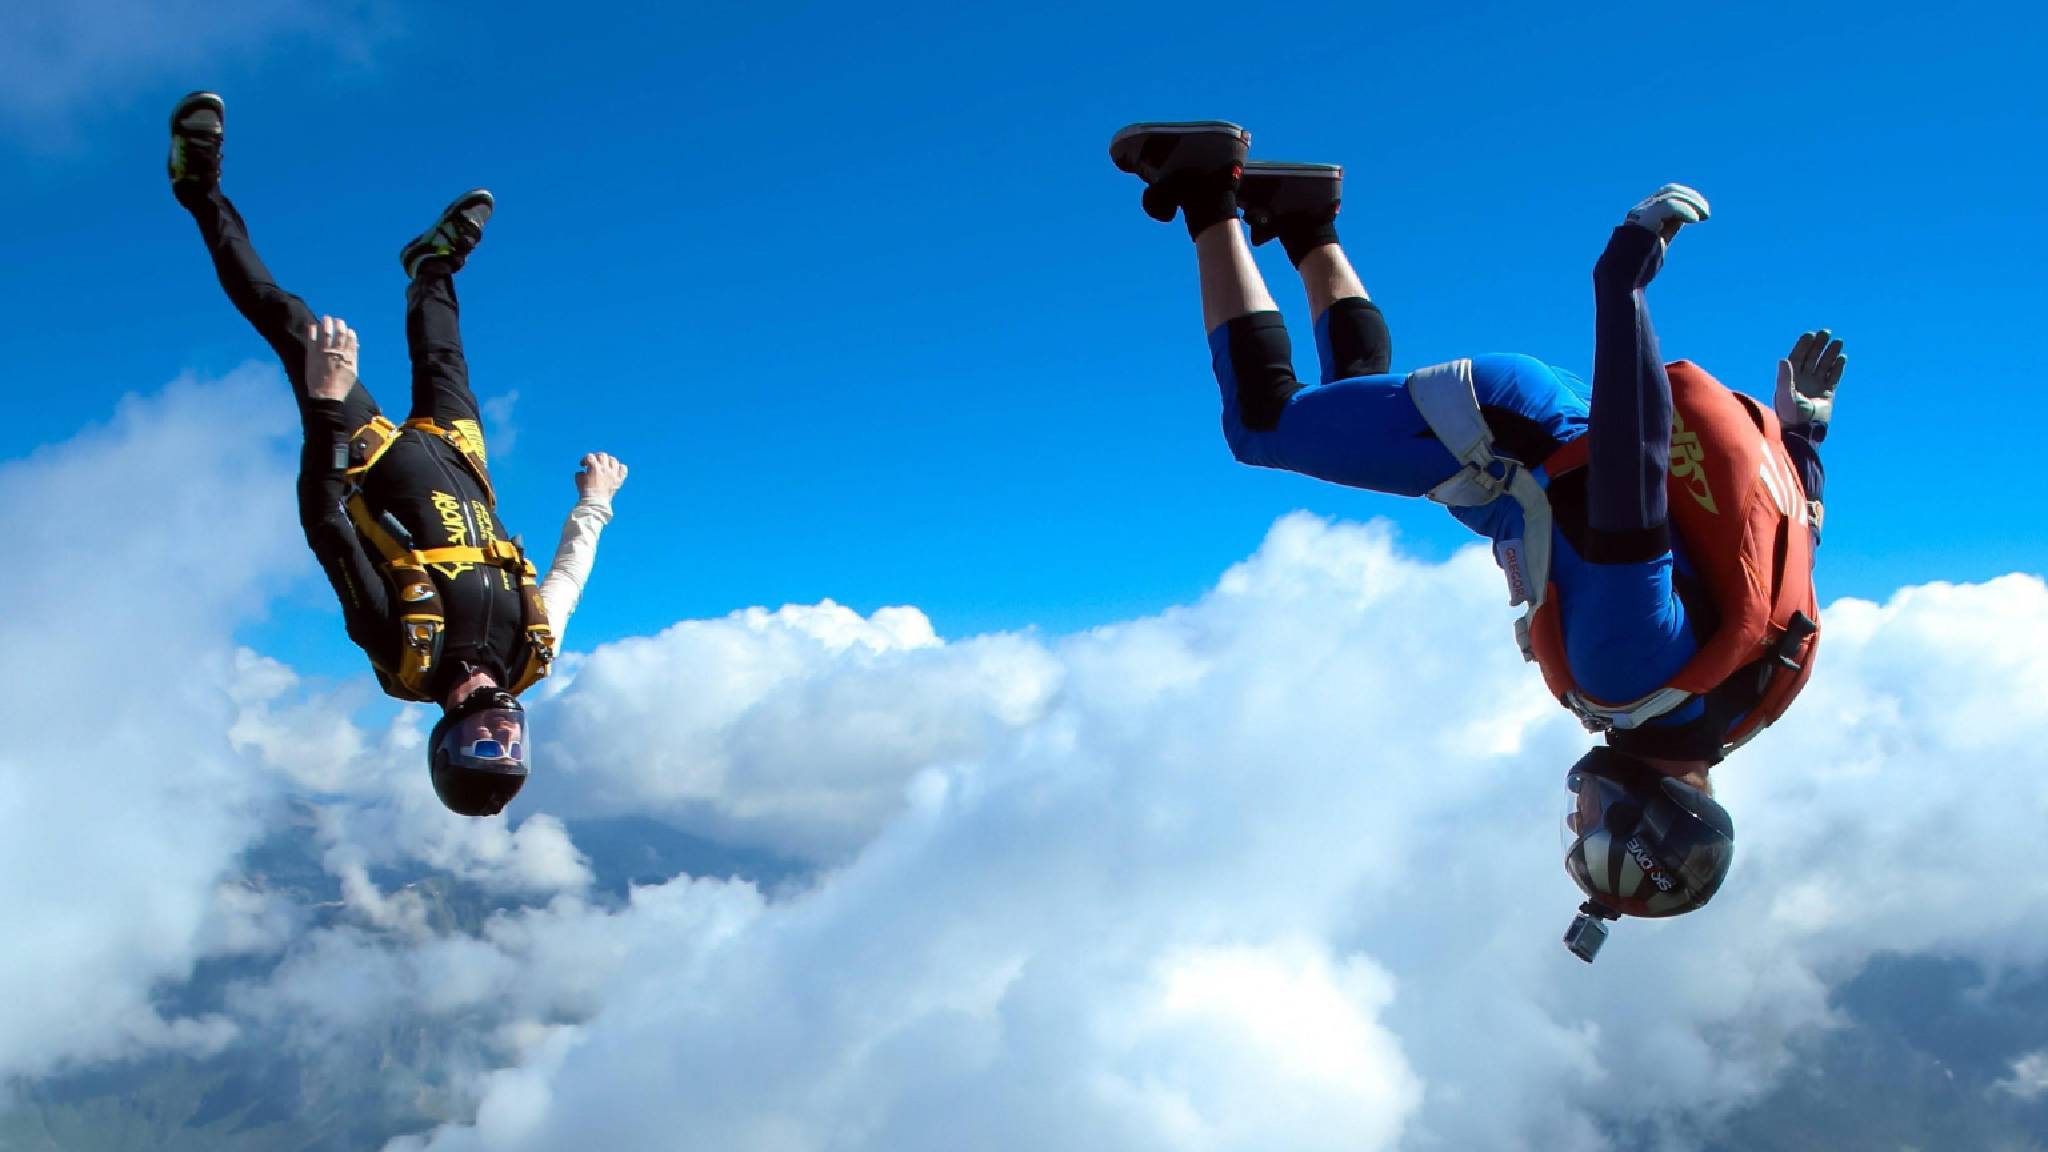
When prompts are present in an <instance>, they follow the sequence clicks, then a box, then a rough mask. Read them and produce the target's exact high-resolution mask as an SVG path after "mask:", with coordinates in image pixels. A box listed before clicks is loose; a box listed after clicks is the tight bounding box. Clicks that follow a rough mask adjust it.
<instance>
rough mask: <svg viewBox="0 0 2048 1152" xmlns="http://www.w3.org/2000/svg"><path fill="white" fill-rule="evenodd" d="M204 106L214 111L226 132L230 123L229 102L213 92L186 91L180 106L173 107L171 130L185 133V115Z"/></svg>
mask: <svg viewBox="0 0 2048 1152" xmlns="http://www.w3.org/2000/svg"><path fill="white" fill-rule="evenodd" d="M202 108H203V109H206V110H207V111H210V112H212V113H213V114H214V115H215V116H216V117H218V118H219V119H220V123H221V130H222V131H223V132H225V131H226V129H227V123H228V102H227V101H225V100H223V99H221V98H220V96H219V95H218V94H216V93H213V92H188V93H186V94H185V97H184V99H182V100H179V101H178V106H177V107H175V108H173V109H171V131H172V132H173V133H175V134H178V135H183V134H184V133H183V131H182V129H183V128H184V127H185V125H184V124H183V121H184V119H185V117H187V116H190V115H191V114H192V113H194V112H196V111H199V110H200V109H202Z"/></svg>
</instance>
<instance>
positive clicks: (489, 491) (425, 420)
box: [401, 416, 498, 508]
mask: <svg viewBox="0 0 2048 1152" xmlns="http://www.w3.org/2000/svg"><path fill="white" fill-rule="evenodd" d="M462 423H467V421H463V422H462ZM401 427H403V428H417V429H419V430H420V431H422V432H425V433H426V434H427V435H429V436H432V437H435V438H436V439H438V440H441V441H442V442H444V443H446V444H447V445H448V446H449V447H451V448H454V449H455V450H456V451H457V452H460V453H461V454H462V461H463V463H465V464H467V465H469V472H470V475H472V476H474V477H475V478H476V482H477V483H478V484H480V485H482V486H483V490H484V502H485V503H486V504H489V505H490V506H491V507H493V508H496V507H497V506H498V494H497V492H496V490H495V489H493V488H492V487H491V468H490V463H489V461H487V460H485V459H484V453H483V445H482V444H481V443H479V442H478V441H477V439H476V438H475V437H474V436H471V435H469V434H467V433H465V432H464V431H463V430H462V429H461V428H444V427H442V426H441V425H439V424H436V423H435V422H434V421H433V420H432V419H431V418H429V417H425V416H421V417H417V418H415V419H412V420H407V421H406V422H405V423H404V424H403V425H401Z"/></svg>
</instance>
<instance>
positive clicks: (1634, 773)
mask: <svg viewBox="0 0 2048 1152" xmlns="http://www.w3.org/2000/svg"><path fill="white" fill-rule="evenodd" d="M1565 787H1566V788H1569V789H1570V790H1571V793H1572V800H1571V807H1570V809H1569V811H1568V812H1567V813H1566V815H1565V844H1566V848H1565V856H1564V868H1565V871H1566V872H1568V873H1570V874H1571V878H1572V880H1573V881H1574V882H1575V883H1577V884H1578V886H1579V888H1580V890H1581V891H1583V892H1585V894H1586V896H1587V898H1588V899H1587V904H1588V905H1589V906H1590V911H1591V914H1593V915H1596V916H1603V917H1604V918H1606V919H1613V918H1614V917H1615V916H1646V917H1649V916H1677V915H1681V914H1683V913H1686V912H1690V911H1692V910H1693V909H1695V908H1698V907H1700V906H1701V905H1703V904H1705V903H1706V902H1707V901H1708V900H1711V899H1713V896H1714V893H1715V892H1716V891H1717V890H1719V888H1720V887H1721V881H1722V880H1723V879H1725V878H1726V877H1727V875H1728V865H1729V863H1730V862H1731V861H1732V860H1733V859H1734V857H1735V824H1734V821H1732V820H1730V819H1729V818H1728V810H1727V809H1725V808H1723V807H1721V806H1720V805H1719V804H1716V803H1715V802H1714V800H1713V798H1712V797H1710V796H1708V795H1707V794H1706V793H1705V792H1702V791H1700V790H1699V789H1698V788H1695V787H1693V786H1692V785H1690V784H1687V783H1686V782H1684V781H1683V780H1678V779H1674V778H1673V777H1670V776H1666V775H1664V774H1663V773H1661V772H1659V771H1657V770H1656V769H1654V768H1652V767H1650V766H1649V765H1647V764H1644V763H1643V762H1642V761H1640V760H1637V759H1635V758H1634V757H1632V756H1627V755H1624V754H1622V753H1620V752H1616V751H1615V750H1614V749H1612V748H1606V747H1599V748H1595V749H1593V750H1592V751H1591V752H1588V753H1586V754H1585V755H1584V756H1582V757H1580V759H1579V762H1578V763H1576V764H1574V765H1572V767H1571V771H1570V772H1569V773H1568V774H1567V775H1566V777H1565ZM1575 951H1576V949H1575ZM1587 959H1591V957H1587Z"/></svg>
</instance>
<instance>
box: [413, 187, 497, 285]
mask: <svg viewBox="0 0 2048 1152" xmlns="http://www.w3.org/2000/svg"><path fill="white" fill-rule="evenodd" d="M477 205H482V206H483V209H484V213H483V220H481V221H478V222H477V224H476V227H477V231H478V233H479V235H478V236H477V241H476V244H481V243H483V236H482V235H481V233H482V231H483V226H484V224H486V223H489V222H490V219H491V213H493V212H495V211H497V209H498V198H497V197H495V196H493V195H491V192H490V189H488V188H472V189H470V190H469V191H467V192H464V193H463V194H462V195H460V196H457V197H456V198H455V199H453V200H450V201H449V202H448V206H447V207H446V208H443V209H441V214H440V215H439V216H436V217H434V223H433V226H432V227H430V228H428V229H427V230H426V231H424V232H422V233H420V234H419V235H417V236H415V237H413V238H412V239H410V240H408V241H406V242H405V244H404V246H403V247H401V248H399V250H398V263H399V266H400V267H402V268H405V269H406V273H407V275H410V274H411V272H412V263H413V255H412V252H413V249H414V248H415V247H417V246H420V245H423V244H424V245H431V244H432V238H433V235H434V233H436V232H439V231H440V230H441V226H442V225H443V224H446V223H447V222H448V221H450V220H454V219H460V218H462V212H463V209H465V208H470V207H474V206H477ZM476 244H471V245H470V246H469V247H470V250H471V251H474V250H475V249H476ZM464 255H465V256H466V255H467V253H465V254H464Z"/></svg>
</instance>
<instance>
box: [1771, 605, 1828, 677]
mask: <svg viewBox="0 0 2048 1152" xmlns="http://www.w3.org/2000/svg"><path fill="white" fill-rule="evenodd" d="M1818 631H1820V625H1819V624H1817V623H1815V622H1814V621H1813V620H1812V618H1810V617H1808V616H1807V614H1806V613H1804V612H1794V613H1792V619H1790V620H1788V621H1786V622H1785V634H1784V635H1783V636H1780V637H1778V642H1777V643H1776V644H1773V645H1771V650H1770V652H1769V653H1767V654H1766V656H1765V658H1764V659H1762V660H1759V661H1757V664H1758V668H1757V672H1756V690H1757V692H1759V693H1761V692H1763V691H1764V689H1766V688H1769V687H1770V686H1771V680H1772V679H1773V678H1775V677H1776V676H1777V675H1778V669H1780V668H1783V669H1785V670H1786V671H1788V672H1797V671H1799V670H1800V669H1801V668H1803V667H1805V665H1802V664H1801V663H1799V661H1798V659H1797V657H1798V655H1799V649H1800V647H1801V646H1802V645H1804V644H1805V643H1806V641H1807V638H1808V637H1810V636H1812V635H1813V634H1814V633H1815V632H1818Z"/></svg>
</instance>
